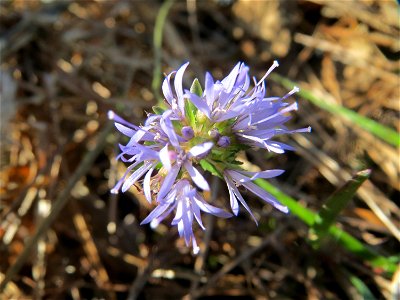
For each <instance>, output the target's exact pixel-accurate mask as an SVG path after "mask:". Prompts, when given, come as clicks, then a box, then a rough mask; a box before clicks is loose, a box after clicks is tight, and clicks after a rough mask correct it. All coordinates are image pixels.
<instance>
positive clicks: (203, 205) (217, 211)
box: [193, 194, 232, 218]
mask: <svg viewBox="0 0 400 300" xmlns="http://www.w3.org/2000/svg"><path fill="white" fill-rule="evenodd" d="M193 199H194V200H195V201H196V204H197V205H198V206H199V208H200V209H201V210H202V211H204V212H206V213H209V214H212V215H214V216H217V217H220V218H230V217H232V214H230V213H228V212H226V211H224V210H223V209H221V208H218V207H215V206H213V205H210V204H208V203H207V202H206V201H205V200H204V199H203V197H201V196H200V195H199V194H197V195H196V197H194V198H193Z"/></svg>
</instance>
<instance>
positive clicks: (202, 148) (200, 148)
mask: <svg viewBox="0 0 400 300" xmlns="http://www.w3.org/2000/svg"><path fill="white" fill-rule="evenodd" d="M213 146H214V143H213V142H206V143H203V144H200V145H196V146H194V147H192V148H191V149H190V150H189V155H190V157H197V156H200V155H202V154H205V153H207V152H208V151H210V149H211V148H212V147H213Z"/></svg>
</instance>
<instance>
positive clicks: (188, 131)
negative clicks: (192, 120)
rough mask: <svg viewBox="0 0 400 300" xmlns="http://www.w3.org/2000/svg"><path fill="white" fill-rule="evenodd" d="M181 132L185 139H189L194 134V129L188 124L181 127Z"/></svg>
mask: <svg viewBox="0 0 400 300" xmlns="http://www.w3.org/2000/svg"><path fill="white" fill-rule="evenodd" d="M181 133H182V136H183V137H184V138H185V139H187V140H190V139H191V138H193V136H194V131H193V129H192V127H190V126H184V127H182V130H181Z"/></svg>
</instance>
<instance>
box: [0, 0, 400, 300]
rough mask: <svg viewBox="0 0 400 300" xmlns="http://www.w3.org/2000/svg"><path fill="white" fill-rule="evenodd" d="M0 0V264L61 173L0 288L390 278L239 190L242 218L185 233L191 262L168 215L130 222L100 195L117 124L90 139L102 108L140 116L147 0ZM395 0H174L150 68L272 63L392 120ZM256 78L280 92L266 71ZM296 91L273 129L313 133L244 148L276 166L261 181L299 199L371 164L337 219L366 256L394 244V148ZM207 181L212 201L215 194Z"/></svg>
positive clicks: (322, 283) (131, 205) (377, 288)
mask: <svg viewBox="0 0 400 300" xmlns="http://www.w3.org/2000/svg"><path fill="white" fill-rule="evenodd" d="M0 5H1V7H0V30H1V36H0V50H1V51H0V53H1V70H0V72H1V119H0V121H1V123H0V125H1V167H2V171H1V177H0V183H1V186H0V192H1V203H0V220H1V225H0V237H1V238H2V240H1V243H0V257H1V258H2V259H1V260H0V261H1V262H0V278H2V277H4V274H5V273H6V272H7V270H9V269H10V268H12V267H13V265H14V263H15V262H16V260H17V258H18V257H19V256H20V255H21V253H22V252H23V249H24V247H25V246H26V243H27V240H28V239H29V237H30V236H32V234H34V232H35V231H36V230H37V229H38V224H41V223H42V222H43V220H46V218H47V217H48V215H49V212H50V211H51V209H52V208H53V209H54V206H55V205H57V203H58V202H56V201H57V199H60V197H61V196H60V195H62V194H63V193H65V191H66V189H67V188H68V187H69V186H70V187H71V189H70V193H67V194H66V200H65V201H68V203H67V204H66V206H65V207H63V209H62V210H61V212H60V213H59V214H58V215H57V216H56V218H55V219H54V220H53V222H52V223H51V227H50V228H49V229H48V230H47V231H46V232H45V234H43V235H42V236H41V237H40V238H39V239H38V241H37V243H35V244H34V249H33V250H32V251H31V252H29V253H27V257H26V259H25V261H24V263H23V265H22V268H21V270H20V271H19V272H18V274H16V276H14V277H13V278H12V281H11V282H10V283H9V284H8V285H7V287H6V289H5V291H4V295H5V298H9V299H31V298H35V299H74V300H75V299H96V298H103V299H126V298H127V297H128V298H129V299H135V298H138V299H179V298H184V299H191V298H196V297H197V298H201V299H221V298H223V297H224V298H227V299H228V298H238V299H310V300H311V299H361V298H362V297H363V296H362V291H360V289H357V288H355V286H354V284H353V283H352V282H351V280H350V277H351V276H350V274H353V275H355V276H357V277H358V278H359V279H361V280H362V281H363V282H364V284H365V285H366V286H367V287H368V288H369V290H370V292H372V294H373V295H374V296H375V297H376V298H377V299H385V298H386V299H390V297H391V296H390V295H391V293H393V289H394V287H395V285H396V282H395V280H396V279H394V278H395V277H393V278H391V276H389V275H388V274H384V273H382V272H381V270H379V269H376V268H375V269H374V268H372V267H371V266H369V265H368V264H366V263H365V262H364V261H362V260H360V259H356V258H355V257H353V255H352V254H351V253H348V252H346V251H344V250H343V249H341V248H340V247H339V246H338V245H337V244H335V241H331V242H329V243H328V244H327V245H326V246H325V247H323V248H321V249H319V250H315V249H313V248H312V247H311V246H310V244H309V243H308V228H307V227H306V226H305V225H304V224H302V223H301V222H300V221H299V220H297V219H296V218H294V217H291V216H284V215H282V214H279V213H277V212H274V211H272V209H271V208H270V207H268V206H263V205H262V203H261V202H260V201H258V200H257V199H254V200H253V199H251V200H250V201H249V202H250V204H251V205H252V207H254V211H255V213H256V215H257V216H258V218H259V220H260V225H259V227H256V226H255V224H254V223H253V221H252V220H251V218H249V216H248V215H246V214H245V213H243V214H240V216H239V217H238V218H236V219H232V220H228V221H226V220H216V219H213V218H209V219H207V222H208V231H206V232H202V231H201V230H198V229H197V234H198V236H199V237H200V238H201V239H202V240H203V243H202V244H201V245H200V246H201V247H202V249H203V250H207V251H206V254H204V255H203V256H200V257H199V258H196V257H193V256H192V255H191V254H190V252H189V250H188V249H186V248H185V247H184V243H183V242H182V241H181V240H177V239H176V237H177V233H176V232H175V230H174V229H172V230H171V229H170V228H169V227H168V226H167V225H160V226H159V227H158V229H157V230H156V231H152V230H151V229H150V228H149V227H147V226H140V225H139V223H140V220H142V219H143V218H144V216H145V215H146V214H147V213H148V210H149V209H150V207H149V206H148V204H146V203H147V202H146V201H143V195H142V194H141V191H140V189H139V188H132V189H131V190H130V191H129V192H127V193H125V194H122V195H119V196H118V197H116V196H112V195H110V193H109V189H110V187H112V186H113V184H114V183H115V181H116V178H117V177H118V176H119V175H120V173H121V172H123V171H124V166H123V165H120V164H119V163H118V164H117V163H116V162H115V160H114V157H115V155H116V153H117V151H118V149H117V148H116V147H115V146H114V145H115V144H116V143H117V140H118V135H117V134H112V135H108V136H107V139H105V140H104V141H103V142H99V140H100V141H101V139H99V132H101V131H102V130H103V128H105V127H106V125H105V124H106V123H107V119H106V113H107V111H108V110H109V109H113V110H116V111H118V112H120V113H121V114H123V115H124V117H126V118H127V119H129V120H130V121H132V122H133V123H140V122H141V121H142V120H143V118H144V117H145V111H150V110H151V107H152V105H154V104H155V103H156V100H155V99H156V97H155V96H154V95H155V93H153V91H152V90H151V82H152V76H153V67H154V63H153V59H154V52H153V29H154V23H155V18H156V15H157V11H158V9H159V8H160V5H159V3H158V2H157V1H149V2H146V1H115V2H114V1H94V0H93V1H92V0H87V1H74V2H70V1H43V2H41V1H36V0H30V1H24V0H18V1H17V0H15V1H2V2H1V4H0ZM398 9H399V8H398V6H397V4H396V3H395V1H373V0H368V1H367V0H365V1H352V2H349V1H320V0H318V1H317V0H312V1H297V2H295V1H290V0H285V1H279V2H275V1H231V2H229V1H211V0H210V1H197V2H195V1H187V2H183V1H178V2H177V3H175V4H174V5H173V6H172V9H171V11H170V12H169V15H168V18H167V22H166V24H165V26H164V42H163V49H162V71H163V72H165V73H167V72H169V71H171V70H172V69H175V68H177V67H178V66H179V65H180V64H182V62H184V61H188V60H189V61H190V62H191V65H190V71H189V72H192V75H193V76H194V74H203V73H204V71H205V70H209V71H211V72H212V73H213V74H214V75H215V77H217V78H221V77H222V75H223V74H226V72H227V71H228V70H229V69H230V68H231V67H232V66H233V65H234V64H235V63H236V62H237V61H238V60H243V61H245V62H246V63H247V64H248V65H250V67H251V70H252V73H253V75H256V76H258V77H260V76H262V74H263V72H265V70H266V69H267V68H268V67H269V66H270V64H271V61H272V60H273V59H279V60H280V64H281V67H280V68H279V70H278V72H279V73H280V74H283V75H285V76H288V77H289V78H291V79H292V80H293V81H296V82H298V83H300V84H301V85H302V86H304V87H307V88H308V89H309V90H311V91H313V93H314V94H315V95H317V96H320V97H322V98H323V99H325V100H326V101H332V102H334V103H338V104H341V105H343V106H345V107H348V108H350V109H353V110H355V111H357V112H358V113H359V114H361V115H363V116H367V117H369V118H371V119H374V120H376V121H378V122H380V123H381V124H384V125H386V126H388V127H391V128H394V129H395V130H397V131H399V130H400V122H399V110H400V104H399V99H400V97H399V91H400V89H399V80H400V79H399V74H398V71H399V70H400V64H399V55H398V54H399V51H400V42H399V33H400V29H399V22H398ZM199 79H200V81H202V80H203V78H201V77H200V78H199ZM189 83H190V82H187V84H189ZM270 90H271V94H284V93H285V92H284V90H283V89H282V88H279V86H278V85H276V84H271V83H270ZM299 103H300V111H299V112H298V114H297V116H296V118H295V119H294V120H293V121H292V123H291V124H290V126H292V127H304V126H308V125H311V126H312V128H313V132H312V134H309V135H307V136H303V135H299V136H295V137H293V140H291V141H290V143H292V144H293V145H295V146H296V147H297V148H298V151H297V152H296V153H288V154H287V155H284V156H276V157H271V158H268V159H267V157H265V156H264V154H263V153H262V152H252V153H248V157H249V160H250V161H251V162H252V163H254V164H256V165H258V166H259V167H261V168H284V169H286V170H287V172H286V175H284V176H281V177H280V178H278V179H277V180H276V181H274V184H276V185H277V186H278V187H280V188H281V189H282V190H283V191H285V192H286V193H288V194H289V195H291V196H293V197H294V198H296V199H299V201H300V202H301V203H303V204H304V205H305V206H307V207H310V208H312V209H313V210H318V209H319V208H320V207H321V205H322V203H323V201H324V200H325V199H326V198H327V196H329V195H330V194H331V193H332V192H333V191H334V190H335V189H336V188H337V187H338V186H340V185H342V184H343V183H344V182H345V181H346V180H348V179H349V178H350V176H351V174H354V173H355V172H356V171H357V170H361V169H364V168H371V169H372V176H371V178H370V180H369V181H368V182H366V183H365V184H364V185H363V186H362V188H361V189H360V190H359V192H358V194H357V197H356V198H355V199H354V201H353V202H352V204H351V205H350V207H348V208H347V209H346V211H344V212H343V214H342V215H341V217H340V219H339V220H338V221H339V222H340V224H341V226H342V227H343V228H344V229H345V230H346V231H348V232H349V233H351V234H352V235H353V236H355V237H357V238H359V239H360V240H362V241H363V242H364V243H365V244H366V245H368V246H370V247H371V248H374V249H375V250H377V251H379V252H380V253H382V254H384V255H395V254H398V253H399V252H400V247H399V240H400V235H399V230H398V228H399V227H400V209H399V202H398V199H399V189H400V185H399V173H400V160H399V149H398V148H397V149H396V148H394V147H393V146H390V145H388V144H386V143H385V142H384V141H381V140H379V139H378V138H376V137H374V136H372V135H370V134H369V133H367V132H365V131H363V130H362V129H358V128H357V127H355V126H354V125H352V124H350V123H348V122H345V121H344V120H342V119H341V118H340V117H338V116H336V115H332V114H329V113H327V112H325V111H322V110H320V109H318V108H317V107H315V106H313V105H312V104H311V103H308V102H307V101H305V100H302V99H299ZM93 149H97V150H96V151H98V155H97V156H95V155H94V154H93V155H92V156H91V155H90V153H91V151H93ZM86 153H89V154H88V155H86ZM93 153H94V152H93ZM84 157H85V160H84V161H83V159H84ZM87 157H89V160H88V159H87ZM90 159H92V161H93V163H91V161H90ZM88 162H90V163H88ZM74 178H76V182H74V180H73V179H74ZM218 186H219V193H216V194H215V195H214V196H215V198H216V201H218V202H221V203H226V194H227V192H226V191H225V189H224V187H222V186H223V185H221V184H220V183H218V182H215V183H214V188H217V187H218ZM67 190H68V189H67ZM209 197H211V195H210V196H209ZM249 197H250V195H249ZM49 225H50V223H49ZM45 229H47V228H45ZM200 238H199V240H200ZM398 273H399V272H398ZM397 280H398V279H397ZM398 285H399V284H398V282H397V286H398ZM393 297H394V296H393Z"/></svg>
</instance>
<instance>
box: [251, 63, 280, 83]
mask: <svg viewBox="0 0 400 300" xmlns="http://www.w3.org/2000/svg"><path fill="white" fill-rule="evenodd" d="M276 67H279V63H278V61H277V60H274V62H273V64H272V66H271V67H270V68H269V69H268V71H267V73H265V75H264V76H263V78H261V79H260V81H258V83H257V84H256V86H258V85H260V83H261V82H263V81H264V80H265V78H267V77H268V75H269V74H270V73H271V72H272V71H273V70H274V69H275V68H276Z"/></svg>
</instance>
